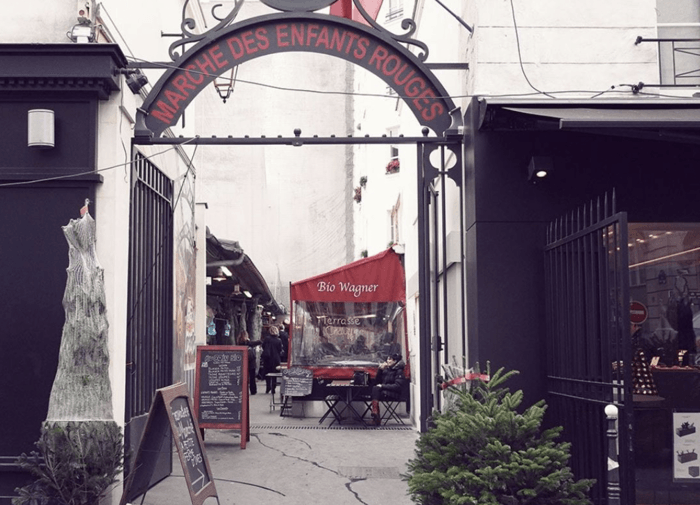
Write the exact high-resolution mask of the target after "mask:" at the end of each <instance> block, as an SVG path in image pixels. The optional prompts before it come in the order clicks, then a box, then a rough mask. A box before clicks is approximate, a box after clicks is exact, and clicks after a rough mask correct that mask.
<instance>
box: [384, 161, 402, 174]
mask: <svg viewBox="0 0 700 505" xmlns="http://www.w3.org/2000/svg"><path fill="white" fill-rule="evenodd" d="M400 169H401V163H399V159H398V158H395V159H393V160H391V161H390V162H389V163H388V164H387V166H386V173H387V174H395V173H397V172H398V171H399V170H400Z"/></svg>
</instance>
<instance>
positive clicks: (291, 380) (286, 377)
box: [282, 367, 314, 396]
mask: <svg viewBox="0 0 700 505" xmlns="http://www.w3.org/2000/svg"><path fill="white" fill-rule="evenodd" d="M313 385H314V372H313V370H309V369H308V368H301V367H292V368H287V369H284V370H282V396H306V395H310V394H311V389H312V388H313Z"/></svg>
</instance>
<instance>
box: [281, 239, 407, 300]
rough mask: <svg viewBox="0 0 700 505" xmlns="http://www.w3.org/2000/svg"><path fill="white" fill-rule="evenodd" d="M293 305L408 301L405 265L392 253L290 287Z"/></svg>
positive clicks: (370, 258)
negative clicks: (304, 302)
mask: <svg viewBox="0 0 700 505" xmlns="http://www.w3.org/2000/svg"><path fill="white" fill-rule="evenodd" d="M291 299H292V301H322V302H397V301H405V299H406V280H405V274H404V269H403V265H402V264H401V260H400V259H399V256H398V254H396V253H395V252H394V250H393V249H387V250H386V251H384V252H382V253H380V254H377V255H375V256H370V257H369V258H364V259H361V260H358V261H355V262H353V263H350V264H348V265H345V266H342V267H340V268H336V269H335V270H331V271H330V272H326V273H324V274H321V275H317V276H315V277H311V278H309V279H305V280H303V281H298V282H294V283H292V285H291Z"/></svg>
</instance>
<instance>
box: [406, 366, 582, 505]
mask: <svg viewBox="0 0 700 505" xmlns="http://www.w3.org/2000/svg"><path fill="white" fill-rule="evenodd" d="M477 368H478V366H477ZM516 373H517V372H516V371H511V372H507V373H506V372H504V371H503V368H501V369H499V370H498V371H497V372H496V373H495V374H493V375H492V376H491V377H490V380H488V381H486V380H482V379H481V378H479V377H480V375H481V374H478V373H477V374H475V375H476V378H474V379H472V382H471V388H465V387H464V385H463V384H460V382H459V380H460V379H461V378H455V379H457V380H455V381H448V382H446V383H444V384H445V385H448V384H456V385H448V386H447V387H446V388H445V389H448V390H449V394H450V395H453V398H454V402H453V403H451V407H450V408H449V409H447V410H446V411H445V412H444V413H440V412H435V413H434V416H433V423H432V427H431V428H430V429H429V430H428V431H427V432H426V433H424V434H423V435H421V437H420V438H419V439H418V441H417V442H416V446H417V449H416V458H415V459H413V460H411V461H409V463H408V469H409V471H408V474H407V475H404V476H403V478H404V480H406V481H408V488H409V493H410V495H411V498H412V499H413V501H414V502H415V503H418V504H421V505H448V504H449V505H452V504H455V505H456V504H473V505H477V504H478V505H482V504H489V505H499V504H502V505H523V504H532V505H535V504H537V505H561V504H564V503H566V504H568V505H589V504H590V503H592V502H591V501H590V499H589V498H588V491H589V489H590V488H591V486H592V485H593V483H594V481H593V480H579V481H576V480H574V477H573V474H572V472H571V469H570V468H569V466H568V460H569V457H570V455H569V449H570V444H568V443H562V442H556V441H555V439H556V438H557V437H558V436H559V434H560V432H561V430H562V428H561V427H557V428H551V429H548V430H544V431H542V430H541V425H542V418H543V416H544V412H545V410H546V407H545V404H544V401H540V402H538V403H536V404H534V405H533V406H531V407H530V408H528V409H525V411H524V412H523V413H522V414H521V413H518V412H517V410H516V409H517V408H518V406H519V405H520V403H521V402H522V399H523V393H522V391H518V392H516V393H510V392H509V390H508V389H507V388H505V387H503V383H504V382H505V381H506V380H508V379H509V378H510V377H512V376H513V375H514V374H516ZM489 375H490V373H489V370H488V367H487V377H488V376H489ZM457 384H459V385H457Z"/></svg>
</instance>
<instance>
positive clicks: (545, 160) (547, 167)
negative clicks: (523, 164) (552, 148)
mask: <svg viewBox="0 0 700 505" xmlns="http://www.w3.org/2000/svg"><path fill="white" fill-rule="evenodd" d="M552 167H553V164H552V158H550V157H549V156H533V157H532V158H530V163H529V164H528V166H527V180H528V181H530V182H537V180H538V179H544V178H545V177H547V176H549V175H551V174H552Z"/></svg>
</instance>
